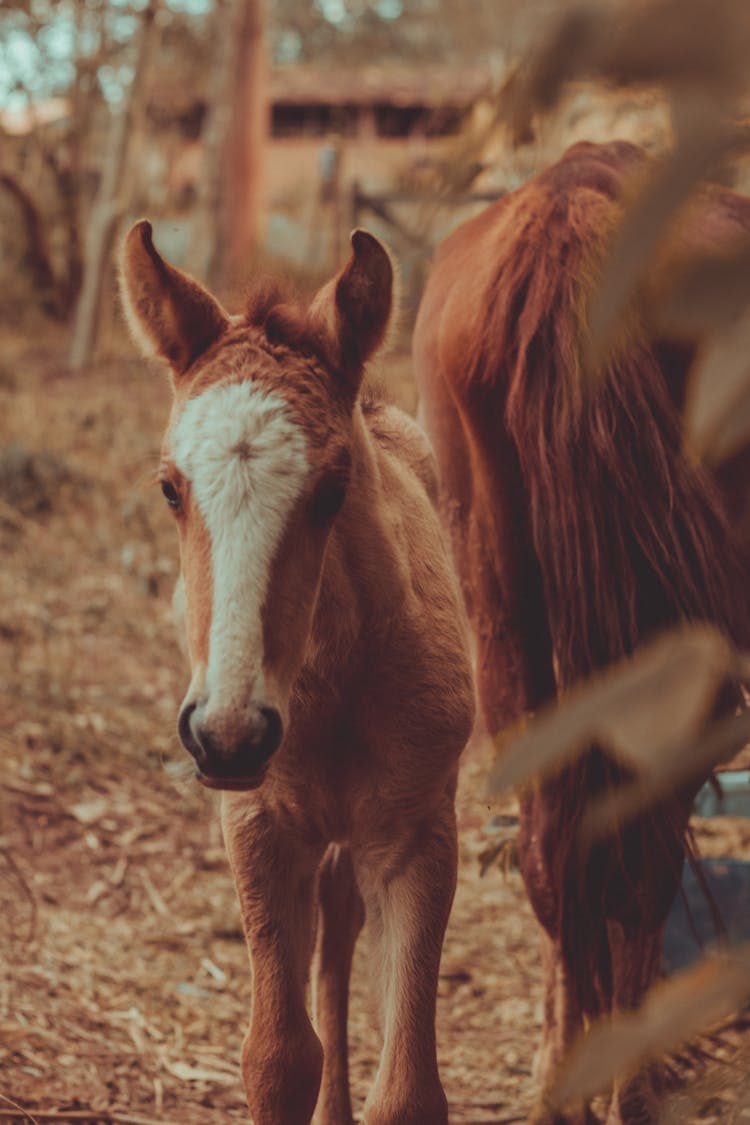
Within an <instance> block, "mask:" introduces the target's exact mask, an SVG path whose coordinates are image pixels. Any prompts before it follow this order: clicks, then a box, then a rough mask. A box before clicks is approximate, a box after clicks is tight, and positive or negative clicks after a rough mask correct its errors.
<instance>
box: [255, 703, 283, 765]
mask: <svg viewBox="0 0 750 1125" xmlns="http://www.w3.org/2000/svg"><path fill="white" fill-rule="evenodd" d="M260 713H261V716H262V717H263V720H264V722H265V730H264V731H263V734H262V735H261V738H260V747H259V749H260V750H261V752H262V753H263V754H265V756H266V757H270V756H271V754H273V752H274V750H277V749H278V748H279V746H280V744H281V739H282V735H283V733H284V724H283V723H282V721H281V715H280V714H279V712H278V711H277V710H276V708H275V707H261V708H260Z"/></svg>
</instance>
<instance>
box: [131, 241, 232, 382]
mask: <svg viewBox="0 0 750 1125" xmlns="http://www.w3.org/2000/svg"><path fill="white" fill-rule="evenodd" d="M120 292H121V295H122V303H123V308H124V310H125V316H126V318H127V320H128V324H129V326H130V330H131V332H132V334H133V336H134V338H135V341H136V343H137V344H139V345H140V347H141V349H142V351H143V352H144V353H145V354H146V355H157V356H159V358H160V359H163V360H165V361H166V362H167V363H168V364H169V366H170V368H171V369H172V374H173V375H174V376H175V378H177V377H179V376H180V375H182V374H183V373H184V372H185V371H187V369H188V367H189V366H190V364H191V363H192V362H193V361H194V360H195V359H197V357H198V356H199V355H200V354H201V353H202V352H204V351H205V350H206V348H208V347H209V346H210V345H211V344H212V343H213V342H214V341H215V340H217V339H218V337H219V336H220V335H221V334H222V332H223V331H224V330H225V329H226V327H227V326H228V324H229V317H228V316H227V314H226V313H225V312H224V310H223V309H222V307H221V305H220V304H219V302H218V301H216V300H215V299H214V298H213V297H212V296H211V294H210V293H209V292H208V291H207V290H206V289H204V288H203V286H202V285H199V284H198V282H197V281H193V279H192V277H188V275H187V274H186V273H183V272H182V270H178V269H175V267H174V266H171V265H170V264H169V262H165V261H164V259H163V258H162V257H161V255H160V254H159V252H158V250H157V249H156V247H155V246H154V243H153V237H152V229H151V223H149V222H147V221H146V220H145V219H142V220H141V221H140V222H139V223H136V224H135V226H133V227H131V229H130V230H129V231H128V233H127V235H126V236H125V242H124V244H123V248H122V257H121V261H120Z"/></svg>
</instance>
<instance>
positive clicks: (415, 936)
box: [355, 795, 457, 1125]
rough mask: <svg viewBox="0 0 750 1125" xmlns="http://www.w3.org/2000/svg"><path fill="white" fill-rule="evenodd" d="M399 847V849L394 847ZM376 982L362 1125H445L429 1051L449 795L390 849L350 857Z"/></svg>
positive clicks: (447, 869)
mask: <svg viewBox="0 0 750 1125" xmlns="http://www.w3.org/2000/svg"><path fill="white" fill-rule="evenodd" d="M399 845H400V846H399ZM355 863H356V866H357V875H358V879H359V883H360V886H361V888H362V893H363V895H364V899H365V904H366V906H367V920H368V933H371V936H372V939H373V941H374V943H375V953H376V955H377V958H378V959H377V961H376V962H375V964H374V972H376V973H377V972H379V973H380V974H381V979H380V980H378V981H377V985H376V987H377V989H378V992H379V995H380V1000H381V1015H382V1024H383V1050H382V1054H381V1057H380V1066H379V1067H378V1072H377V1075H376V1077H375V1081H374V1084H373V1086H372V1089H371V1090H370V1093H369V1095H368V1097H367V1101H366V1103H365V1111H364V1117H363V1123H364V1125H447V1121H448V1105H447V1102H446V1098H445V1094H444V1093H443V1088H442V1086H441V1084H440V1078H439V1075H438V1066H437V1051H436V1044H435V1001H436V996H437V985H438V971H439V967H440V953H441V950H442V945H443V937H444V935H445V927H446V925H447V923H448V915H449V913H450V908H451V904H452V901H453V894H454V891H455V885H456V867H457V844H456V820H455V813H454V809H453V801H452V795H451V797H450V798H447V799H446V801H445V804H444V805H443V806H442V807H440V808H438V809H436V810H435V811H434V814H433V815H432V816H431V817H430V819H429V820H428V821H424V822H422V823H417V824H415V825H412V826H410V835H409V837H408V838H406V839H404V838H403V837H402V838H401V839H400V840H399V841H397V842H396V845H395V846H394V841H393V832H392V830H391V839H390V841H389V840H387V839H386V838H381V839H380V841H378V842H377V843H374V844H373V846H371V847H368V849H367V851H364V852H362V853H359V852H356V851H355Z"/></svg>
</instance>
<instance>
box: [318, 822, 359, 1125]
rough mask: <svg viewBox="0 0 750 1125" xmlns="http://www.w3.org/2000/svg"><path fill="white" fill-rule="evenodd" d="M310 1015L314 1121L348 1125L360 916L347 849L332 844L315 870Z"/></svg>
mask: <svg viewBox="0 0 750 1125" xmlns="http://www.w3.org/2000/svg"><path fill="white" fill-rule="evenodd" d="M318 906H319V909H318V926H317V934H316V944H315V956H314V960H313V973H312V980H313V1013H314V1019H315V1029H316V1031H317V1032H318V1035H319V1036H320V1039H321V1042H322V1044H323V1050H324V1052H325V1056H324V1059H323V1080H322V1082H321V1087H320V1097H319V1098H318V1106H317V1109H316V1111H315V1119H314V1120H315V1125H353V1121H354V1119H353V1117H352V1105H351V1097H350V1094H349V1045H348V1040H347V1015H348V1007H349V977H350V974H351V967H352V957H353V954H354V946H355V944H356V941H357V937H358V935H359V932H360V930H361V929H362V926H363V924H364V920H365V908H364V903H363V902H362V897H361V895H360V893H359V889H358V887H357V880H356V876H355V874H354V866H353V864H352V857H351V853H350V851H349V849H348V848H346V847H342V846H340V845H338V844H332V845H331V846H330V847H329V849H328V851H327V852H326V855H325V857H324V859H323V862H322V864H321V867H320V872H319V874H318Z"/></svg>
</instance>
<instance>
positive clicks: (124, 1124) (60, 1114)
mask: <svg viewBox="0 0 750 1125" xmlns="http://www.w3.org/2000/svg"><path fill="white" fill-rule="evenodd" d="M0 1098H2V1100H3V1101H4V1102H8V1104H9V1105H12V1106H15V1108H14V1109H3V1108H1V1107H0V1118H7V1117H18V1114H19V1113H22V1114H23V1115H24V1117H26V1118H28V1120H29V1121H33V1122H39V1121H97V1122H99V1125H177V1122H176V1121H168V1120H167V1119H166V1118H164V1117H158V1118H157V1117H139V1116H136V1115H134V1114H132V1113H117V1112H114V1113H112V1112H110V1111H109V1110H105V1111H104V1113H100V1112H98V1111H97V1110H94V1109H68V1110H66V1109H36V1110H34V1113H35V1114H36V1116H35V1117H32V1116H31V1114H30V1113H29V1112H28V1111H27V1110H25V1109H23V1108H22V1107H21V1106H20V1105H18V1106H17V1105H16V1103H15V1102H13V1101H11V1099H10V1098H6V1097H3V1095H2V1094H0Z"/></svg>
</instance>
